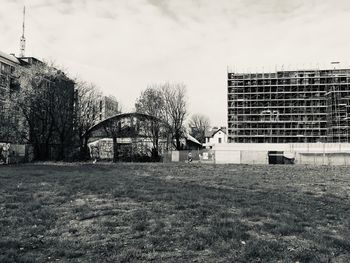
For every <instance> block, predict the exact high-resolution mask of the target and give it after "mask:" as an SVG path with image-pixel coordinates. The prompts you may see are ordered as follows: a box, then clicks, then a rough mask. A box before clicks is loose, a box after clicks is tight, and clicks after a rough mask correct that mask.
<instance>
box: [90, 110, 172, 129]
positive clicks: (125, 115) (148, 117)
mask: <svg viewBox="0 0 350 263" xmlns="http://www.w3.org/2000/svg"><path fill="white" fill-rule="evenodd" d="M130 117H139V118H143V119H146V120H153V121H158V122H160V123H163V124H164V125H166V126H168V124H167V123H166V122H164V121H162V120H161V119H159V118H157V117H154V116H152V115H148V114H144V113H138V112H129V113H121V114H117V115H114V116H112V117H109V118H107V119H105V120H103V121H100V122H99V123H97V124H95V125H94V126H92V127H91V128H90V129H89V130H88V131H87V132H86V134H89V133H91V132H93V131H95V130H97V129H100V128H103V126H104V125H105V124H107V123H109V122H112V121H118V120H121V119H123V118H130Z"/></svg>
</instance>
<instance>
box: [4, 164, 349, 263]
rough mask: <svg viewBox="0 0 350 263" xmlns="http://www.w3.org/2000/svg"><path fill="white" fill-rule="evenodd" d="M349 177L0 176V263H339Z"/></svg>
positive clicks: (202, 170)
mask: <svg viewBox="0 0 350 263" xmlns="http://www.w3.org/2000/svg"><path fill="white" fill-rule="evenodd" d="M349 195H350V170H349V169H347V168H345V167H338V168H327V167H318V168H317V167H316V168H312V167H305V166H304V167H301V166H244V165H240V166H235V165H222V166H220V165H217V166H216V167H214V166H211V165H202V166H201V165H197V164H191V165H186V164H180V165H178V164H176V165H175V164H116V165H105V164H99V165H91V164H76V165H21V166H8V167H5V166H3V167H0V262H57V261H61V262H150V261H153V262H189V261H193V262H297V261H298V262H349V261H350V230H349V229H350V211H349V210H350V199H349Z"/></svg>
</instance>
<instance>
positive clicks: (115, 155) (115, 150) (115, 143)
mask: <svg viewBox="0 0 350 263" xmlns="http://www.w3.org/2000/svg"><path fill="white" fill-rule="evenodd" d="M112 138H113V162H114V163H116V162H117V161H118V155H119V152H118V141H117V136H115V135H113V136H112Z"/></svg>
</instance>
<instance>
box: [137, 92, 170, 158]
mask: <svg viewBox="0 0 350 263" xmlns="http://www.w3.org/2000/svg"><path fill="white" fill-rule="evenodd" d="M163 98H164V97H163V94H162V91H161V89H160V88H159V86H157V85H151V86H149V87H148V88H147V89H146V90H145V91H143V92H142V93H141V96H140V97H139V98H138V99H137V101H136V103H135V108H136V112H139V113H144V114H148V115H151V116H153V117H156V118H157V119H158V120H150V121H147V122H143V124H144V125H146V126H147V127H145V132H146V133H147V134H148V135H149V137H150V138H151V141H152V150H151V155H152V159H153V160H158V159H159V139H160V137H161V135H162V134H161V133H162V128H163V127H164V124H163V123H162V122H161V121H160V120H163V119H164V116H165V102H164V99H163Z"/></svg>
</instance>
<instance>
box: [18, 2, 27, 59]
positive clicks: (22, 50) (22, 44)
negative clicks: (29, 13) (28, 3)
mask: <svg viewBox="0 0 350 263" xmlns="http://www.w3.org/2000/svg"><path fill="white" fill-rule="evenodd" d="M25 15H26V7H25V6H24V7H23V24H22V36H21V40H20V52H19V56H20V57H21V58H22V57H24V55H25V49H26V38H25V37H24V29H25Z"/></svg>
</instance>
